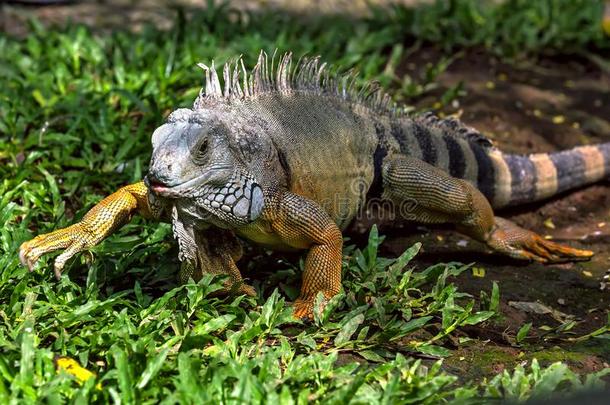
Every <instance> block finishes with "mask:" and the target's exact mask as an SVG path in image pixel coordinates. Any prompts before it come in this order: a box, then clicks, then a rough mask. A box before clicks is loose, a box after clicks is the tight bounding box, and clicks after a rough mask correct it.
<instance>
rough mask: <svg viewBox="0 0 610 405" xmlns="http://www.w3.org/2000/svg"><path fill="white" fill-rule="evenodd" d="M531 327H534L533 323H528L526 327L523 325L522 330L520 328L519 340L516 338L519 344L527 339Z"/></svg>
mask: <svg viewBox="0 0 610 405" xmlns="http://www.w3.org/2000/svg"><path fill="white" fill-rule="evenodd" d="M531 327H532V323H531V322H528V323H526V324H525V325H523V326H522V327H521V328H519V331H518V332H517V338H516V340H517V343H521V342H522V341H523V339H525V337H526V336H527V334H528V332H529V331H530V328H531Z"/></svg>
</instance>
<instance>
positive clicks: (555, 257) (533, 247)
mask: <svg viewBox="0 0 610 405" xmlns="http://www.w3.org/2000/svg"><path fill="white" fill-rule="evenodd" d="M496 226H497V229H496V230H495V231H494V233H493V234H492V235H491V237H490V239H489V240H488V244H489V246H490V247H491V248H492V249H494V250H496V251H498V252H501V253H504V254H507V255H509V256H511V257H514V258H517V259H524V260H532V261H537V262H540V263H562V262H568V261H578V260H588V259H590V258H591V256H593V252H592V251H590V250H582V249H576V248H573V247H570V246H566V245H562V244H559V243H556V242H551V241H549V240H546V239H544V238H543V237H541V236H540V235H538V234H536V233H534V232H531V231H528V230H526V229H523V228H520V227H518V226H517V225H515V224H514V223H512V222H510V221H507V220H505V219H503V218H497V217H496Z"/></svg>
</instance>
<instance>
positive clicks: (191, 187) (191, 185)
mask: <svg viewBox="0 0 610 405" xmlns="http://www.w3.org/2000/svg"><path fill="white" fill-rule="evenodd" d="M209 177H210V175H209V174H208V173H206V174H204V175H202V176H198V177H195V178H192V179H190V180H187V181H185V182H183V183H180V184H176V185H173V186H168V185H167V184H164V183H162V182H160V181H159V180H157V179H154V178H153V179H151V178H149V176H146V177H145V178H144V183H145V184H146V186H147V187H148V188H150V189H151V190H152V191H153V192H154V193H155V194H158V195H159V196H162V197H170V198H172V197H173V198H177V197H190V196H192V195H193V191H195V190H196V189H197V188H198V186H200V185H201V184H203V183H205V182H206V181H207V180H208V178H209Z"/></svg>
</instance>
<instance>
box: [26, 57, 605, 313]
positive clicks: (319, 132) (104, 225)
mask: <svg viewBox="0 0 610 405" xmlns="http://www.w3.org/2000/svg"><path fill="white" fill-rule="evenodd" d="M269 65H273V64H270V63H269V61H268V60H267V58H266V57H264V56H261V58H260V59H259V63H258V64H257V67H255V69H254V70H253V71H252V72H251V74H249V76H248V77H247V78H245V80H244V81H243V82H242V81H240V80H239V77H238V76H239V72H240V70H235V71H233V73H231V67H230V66H229V67H228V68H227V69H225V72H224V76H225V83H227V86H226V87H225V90H224V92H223V91H222V90H221V89H222V86H221V85H220V83H219V81H218V78H217V75H216V72H215V70H214V68H213V66H212V68H208V67H206V66H203V67H204V69H206V75H207V80H206V81H207V83H206V91H205V93H206V94H205V95H201V96H200V97H199V98H198V99H197V100H196V102H195V105H194V107H193V109H192V110H191V109H179V110H176V111H174V112H173V113H172V114H171V115H170V116H169V117H168V119H167V122H166V124H164V125H162V126H161V127H159V128H157V130H155V132H154V133H153V136H152V144H153V154H152V158H151V163H150V169H149V172H148V174H147V176H146V178H145V180H144V181H142V182H139V183H136V184H133V185H130V186H126V187H123V188H122V189H120V190H119V191H117V192H116V193H114V194H112V195H111V196H109V197H107V198H105V199H104V200H102V201H101V202H100V203H99V204H98V205H96V206H95V207H93V209H92V210H91V211H89V212H88V213H87V214H86V215H85V217H84V218H83V219H82V220H81V221H80V222H78V223H76V224H74V225H72V226H69V227H67V228H65V229H60V230H57V231H55V232H52V233H49V234H46V235H40V236H37V237H36V238H34V239H32V240H31V241H28V242H25V243H24V244H22V245H21V248H20V258H21V261H22V263H23V264H24V265H25V266H27V267H28V268H29V269H30V270H32V268H33V267H34V265H35V263H36V262H37V260H38V259H39V258H40V256H42V255H43V254H46V253H50V252H53V251H56V250H61V249H64V252H63V253H62V254H60V255H59V256H58V257H57V258H56V259H55V274H56V275H57V277H59V276H60V275H61V271H62V269H63V267H64V265H65V263H66V261H67V260H68V259H69V258H70V257H72V256H74V255H75V254H77V253H78V252H81V251H83V250H86V249H88V248H90V247H92V246H95V245H96V244H98V243H100V242H101V241H102V240H103V239H104V238H105V237H107V236H108V235H110V234H111V233H112V232H113V231H114V230H116V229H117V228H118V227H120V226H121V225H123V224H124V223H125V222H127V221H128V220H129V219H130V218H131V217H132V215H134V214H135V213H140V214H142V215H144V216H146V217H149V218H153V219H157V220H160V219H162V220H167V219H170V220H171V223H172V226H173V230H174V236H175V238H176V239H177V241H178V246H179V252H180V253H179V258H180V260H181V261H182V267H181V271H180V280H181V281H186V280H188V279H189V278H191V277H192V278H194V279H196V280H197V279H200V278H201V277H202V275H203V274H204V273H212V274H225V275H227V276H228V279H227V282H226V284H225V290H226V291H227V292H237V293H243V294H249V295H253V294H254V293H255V292H254V289H253V288H252V287H250V286H248V285H247V284H246V282H245V281H244V279H243V278H242V276H241V274H240V272H239V270H238V268H237V265H236V262H237V261H238V260H239V259H240V257H241V245H240V244H239V241H238V240H237V239H236V236H239V237H241V238H243V239H246V240H249V241H252V242H254V243H258V244H262V245H264V246H267V247H269V248H272V249H300V250H305V251H307V256H306V260H305V271H304V274H303V283H302V286H301V293H300V296H299V298H298V299H297V301H296V302H295V305H294V313H295V316H296V317H297V318H311V317H312V316H313V304H314V300H315V298H316V296H317V295H318V293H322V294H323V296H324V298H325V299H330V298H331V297H332V296H333V295H335V294H337V293H338V292H339V290H340V288H341V249H342V234H341V231H342V230H343V229H345V227H346V226H347V225H348V224H349V223H350V221H351V220H352V219H353V218H354V217H355V216H356V214H357V213H358V211H359V210H362V209H363V208H364V206H365V203H366V201H365V197H368V198H379V197H382V198H383V199H384V200H385V201H389V202H390V203H392V204H393V206H394V208H397V207H403V206H404V205H405V203H408V206H409V207H410V209H409V212H407V213H403V212H401V211H400V210H399V211H398V213H399V214H402V215H403V216H404V217H405V219H409V220H415V221H419V222H423V223H431V224H437V223H451V224H455V225H456V228H457V229H458V230H459V231H461V232H463V233H464V234H466V235H469V236H471V237H472V238H474V239H476V240H479V241H481V242H483V243H485V244H487V246H488V247H489V248H490V249H491V250H493V251H494V252H497V253H500V254H504V255H508V256H510V257H513V258H516V259H522V260H536V261H540V262H544V263H555V262H561V261H567V260H582V259H587V258H589V257H590V256H591V255H592V254H593V253H592V252H590V251H587V250H579V249H575V248H571V247H569V246H563V245H560V244H557V243H554V242H550V241H547V240H545V239H544V238H542V237H540V236H539V235H536V234H535V233H533V232H530V231H527V230H524V229H522V228H519V227H518V226H516V225H515V224H513V223H511V222H510V221H507V220H506V219H502V218H499V217H496V216H495V215H494V211H493V209H494V208H501V207H505V206H511V205H518V204H522V203H527V202H532V201H538V200H541V199H544V198H548V197H550V196H552V195H555V194H557V193H559V192H562V191H565V190H567V189H570V188H573V187H578V186H582V185H585V184H590V183H593V182H595V181H599V180H600V179H603V178H606V177H608V175H609V174H610V144H601V145H597V146H583V147H579V148H574V149H572V150H569V151H562V152H557V153H553V154H535V155H528V156H519V155H509V154H503V153H502V152H500V151H499V150H497V149H495V148H494V147H493V146H492V145H491V142H490V141H489V140H487V139H486V138H485V137H484V136H483V135H481V134H480V133H478V132H477V131H475V130H473V129H471V128H468V127H466V126H465V125H464V124H462V123H461V122H459V121H456V120H452V119H440V118H437V117H434V116H432V115H430V114H424V115H421V116H416V117H409V116H406V115H404V114H402V113H399V112H397V110H396V109H393V108H392V107H389V106H388V104H387V98H386V97H384V96H383V95H382V96H380V97H377V98H374V99H371V98H367V97H366V96H365V94H366V91H365V92H358V89H353V88H351V87H350V86H351V85H349V84H346V85H345V86H346V87H341V84H338V83H348V82H350V78H349V77H347V78H346V79H345V80H334V79H333V78H332V77H329V76H326V77H325V76H324V72H323V71H322V67H321V66H320V65H319V64H318V62H317V59H314V60H309V61H305V62H304V63H303V64H302V65H300V66H299V67H297V68H296V69H291V68H290V55H284V56H283V57H281V58H280V61H279V63H278V64H277V65H273V66H276V67H275V68H274V69H273V71H271V72H270V71H269V69H268V67H269ZM272 77H273V79H272ZM239 83H243V87H241V85H240V84H239ZM321 83H324V84H321Z"/></svg>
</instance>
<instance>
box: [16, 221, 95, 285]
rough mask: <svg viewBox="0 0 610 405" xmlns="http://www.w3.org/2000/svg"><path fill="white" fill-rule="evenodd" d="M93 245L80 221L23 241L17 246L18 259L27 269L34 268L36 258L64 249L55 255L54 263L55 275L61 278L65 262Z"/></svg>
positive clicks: (92, 240)
mask: <svg viewBox="0 0 610 405" xmlns="http://www.w3.org/2000/svg"><path fill="white" fill-rule="evenodd" d="M93 245H95V239H93V238H92V235H91V233H89V232H87V231H85V230H84V229H83V227H82V225H81V224H80V223H77V224H74V225H72V226H69V227H67V228H64V229H58V230H57V231H54V232H51V233H47V234H44V235H38V236H37V237H35V238H34V239H32V240H29V241H27V242H24V243H22V244H21V247H20V248H19V260H20V261H21V264H23V265H24V266H26V267H27V268H28V270H29V271H33V270H34V266H35V265H36V262H38V259H40V257H41V256H42V255H44V254H46V253H49V252H53V251H55V250H59V249H65V250H64V252H63V253H62V254H60V255H59V256H57V258H56V259H55V263H54V266H53V268H54V270H55V277H56V278H57V279H60V278H61V271H62V270H63V268H64V265H65V264H66V262H67V261H68V260H69V259H70V258H71V257H72V256H74V255H75V254H77V253H80V252H82V251H83V250H85V249H87V248H89V247H91V246H93Z"/></svg>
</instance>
